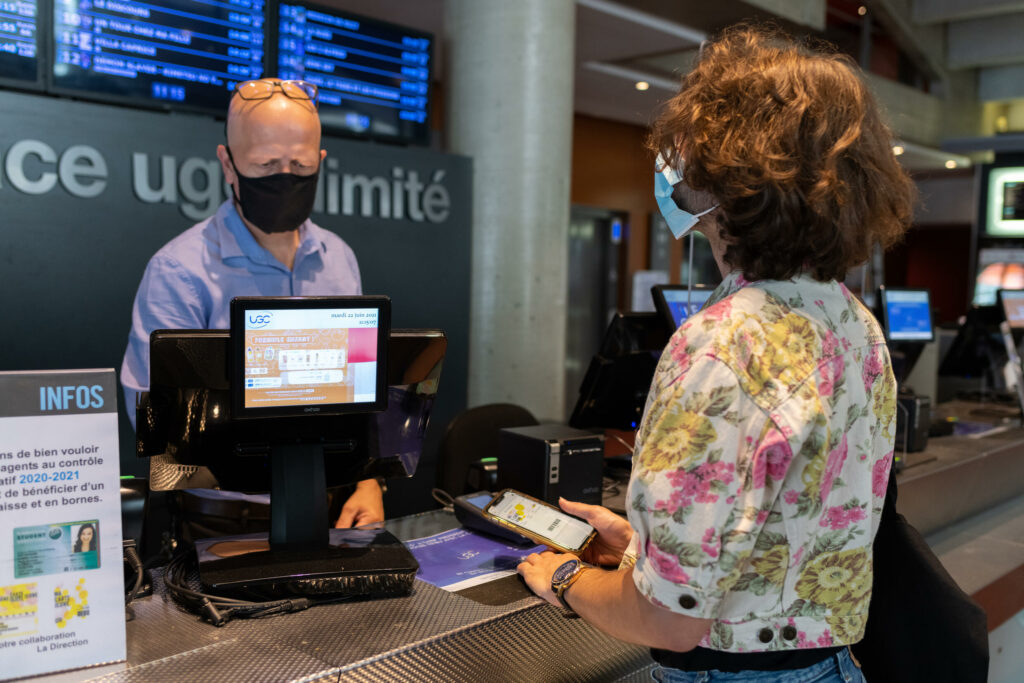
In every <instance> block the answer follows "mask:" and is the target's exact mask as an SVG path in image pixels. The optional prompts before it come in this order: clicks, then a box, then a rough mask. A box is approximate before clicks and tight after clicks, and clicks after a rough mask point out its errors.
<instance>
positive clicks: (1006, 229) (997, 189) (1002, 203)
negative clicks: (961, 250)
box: [982, 166, 1024, 237]
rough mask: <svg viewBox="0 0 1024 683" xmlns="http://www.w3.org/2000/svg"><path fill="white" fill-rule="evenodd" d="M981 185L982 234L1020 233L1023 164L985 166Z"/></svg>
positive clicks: (1023, 206)
mask: <svg viewBox="0 0 1024 683" xmlns="http://www.w3.org/2000/svg"><path fill="white" fill-rule="evenodd" d="M985 172H986V173H987V174H988V181H987V182H985V183H983V185H982V206H983V207H984V214H985V215H984V227H985V234H986V235H987V236H989V237H1022V236H1024V166H995V167H992V168H987V169H986V171H985Z"/></svg>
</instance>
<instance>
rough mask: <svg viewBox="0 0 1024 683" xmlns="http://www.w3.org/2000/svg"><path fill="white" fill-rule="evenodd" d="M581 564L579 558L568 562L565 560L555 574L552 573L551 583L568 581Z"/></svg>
mask: <svg viewBox="0 0 1024 683" xmlns="http://www.w3.org/2000/svg"><path fill="white" fill-rule="evenodd" d="M579 566H580V561H579V560H569V561H568V562H565V563H564V564H562V565H561V566H559V567H558V569H556V570H555V573H554V574H552V575H551V584H552V585H557V584H559V583H562V582H563V581H567V580H568V579H569V577H571V576H572V575H573V574H575V573H576V570H577V569H578V568H579Z"/></svg>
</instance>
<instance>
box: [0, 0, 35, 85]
mask: <svg viewBox="0 0 1024 683" xmlns="http://www.w3.org/2000/svg"><path fill="white" fill-rule="evenodd" d="M38 5H39V3H37V2H35V0H32V1H31V2H30V1H28V0H0V78H10V79H14V80H18V81H29V82H35V80H36V76H37V73H38V68H39V67H38V65H39V62H38V58H39V56H38V55H37V54H36V51H37V49H38V43H37V42H36V31H37V29H38V27H37V25H36V17H37V16H38V11H39V7H38Z"/></svg>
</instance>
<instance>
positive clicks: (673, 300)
mask: <svg viewBox="0 0 1024 683" xmlns="http://www.w3.org/2000/svg"><path fill="white" fill-rule="evenodd" d="M712 291H714V290H711V289H695V290H693V292H692V293H689V292H687V291H686V290H685V289H664V290H662V294H664V296H665V303H667V304H668V309H669V310H670V311H671V312H672V320H674V321H675V323H676V327H679V326H680V325H682V324H683V321H684V320H686V319H687V318H689V317H690V316H691V315H693V314H694V313H696V312H697V311H699V310H700V309H701V308H702V307H703V306H704V304H705V302H707V300H708V298H709V297H710V296H711V292H712ZM688 296H689V298H690V310H689V311H687V310H686V301H687V297H688Z"/></svg>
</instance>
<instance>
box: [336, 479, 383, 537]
mask: <svg viewBox="0 0 1024 683" xmlns="http://www.w3.org/2000/svg"><path fill="white" fill-rule="evenodd" d="M383 521H384V494H383V493H381V490H380V484H378V483H377V480H376V479H364V480H363V481H361V482H359V483H358V484H356V490H355V491H353V492H352V495H351V496H349V497H348V500H346V501H345V505H343V506H342V508H341V514H340V515H339V516H338V521H337V522H335V523H334V528H335V529H348V528H351V527H354V526H362V525H364V524H369V523H371V522H383Z"/></svg>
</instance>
